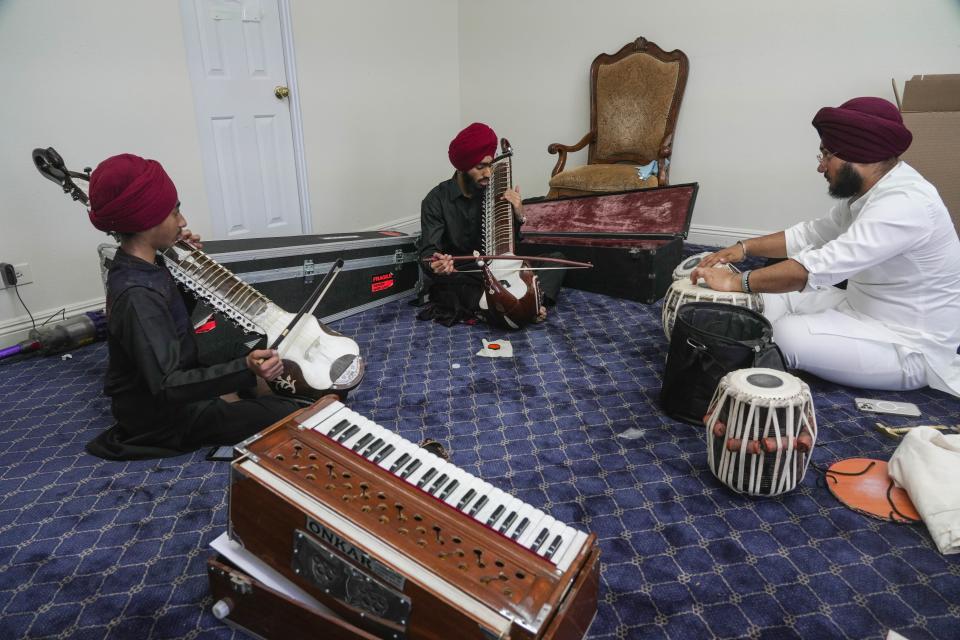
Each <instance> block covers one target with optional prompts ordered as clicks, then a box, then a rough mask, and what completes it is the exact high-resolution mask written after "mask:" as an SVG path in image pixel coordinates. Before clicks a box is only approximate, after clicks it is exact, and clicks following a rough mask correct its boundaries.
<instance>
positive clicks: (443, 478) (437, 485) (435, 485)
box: [427, 473, 447, 495]
mask: <svg viewBox="0 0 960 640" xmlns="http://www.w3.org/2000/svg"><path fill="white" fill-rule="evenodd" d="M446 481H447V474H445V473H442V474H440V477H439V478H437V481H436V482H434V483H433V486H431V487H430V488H429V489H428V490H427V493H431V494H433V495H436V493H437V491H439V490H440V487H442V486H443V483H444V482H446Z"/></svg>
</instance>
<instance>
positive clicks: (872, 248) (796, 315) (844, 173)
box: [691, 98, 960, 396]
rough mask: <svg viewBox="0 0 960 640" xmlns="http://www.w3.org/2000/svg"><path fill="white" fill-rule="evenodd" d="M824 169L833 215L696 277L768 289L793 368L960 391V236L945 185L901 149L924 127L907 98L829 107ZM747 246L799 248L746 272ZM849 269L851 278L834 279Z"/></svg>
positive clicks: (727, 256) (733, 287)
mask: <svg viewBox="0 0 960 640" xmlns="http://www.w3.org/2000/svg"><path fill="white" fill-rule="evenodd" d="M813 124H814V126H815V127H816V128H817V130H818V132H819V133H820V139H821V146H820V150H821V155H820V165H819V167H818V170H819V171H820V172H821V173H823V174H824V177H825V178H826V180H827V182H828V183H829V188H830V193H831V195H834V196H835V197H837V198H839V202H838V203H837V204H836V205H835V206H834V207H833V209H832V210H831V211H830V213H829V215H827V216H826V217H823V218H820V219H817V220H813V221H810V222H802V223H800V224H797V225H794V226H793V227H790V228H789V229H787V230H786V231H781V232H779V233H774V234H770V235H768V236H763V237H760V238H751V239H749V240H743V241H740V242H738V243H737V244H735V245H733V246H731V247H728V248H726V249H723V250H721V251H719V252H717V253H715V254H713V255H711V256H710V257H708V258H706V259H705V260H704V261H703V262H702V263H701V268H700V269H697V270H696V271H694V273H693V274H692V276H691V278H693V279H694V281H696V280H697V279H698V278H703V279H705V280H706V282H707V284H708V285H709V286H710V287H711V288H713V289H718V290H722V291H752V292H759V293H763V294H764V295H763V298H764V306H765V310H764V313H765V315H766V316H767V317H768V318H769V319H770V321H771V322H772V323H773V327H774V339H775V341H776V342H777V344H778V345H779V346H780V348H781V350H782V351H783V352H784V355H785V357H786V359H787V363H788V366H790V367H791V368H796V369H801V370H805V371H809V372H811V373H813V374H816V375H818V376H820V377H821V378H824V379H826V380H830V381H833V382H839V383H841V384H847V385H851V386H855V387H862V388H868V389H880V390H905V389H917V388H920V387H923V386H927V385H929V386H930V387H932V388H935V389H939V390H941V391H945V392H947V393H950V394H953V395H956V396H960V356H958V355H957V349H958V346H960V240H958V238H957V233H956V231H955V230H954V227H953V223H952V222H951V220H950V215H949V213H948V212H947V209H946V207H945V206H944V204H943V201H942V200H941V198H940V196H939V194H938V193H937V190H936V188H934V186H933V185H931V184H930V183H929V182H927V181H926V180H925V179H924V178H923V176H921V175H920V174H919V173H917V172H916V171H915V170H914V169H913V168H912V167H910V166H909V165H908V164H906V163H905V162H903V161H900V160H899V159H898V156H899V155H900V154H901V153H903V152H904V151H906V149H907V147H908V146H909V144H910V142H911V140H912V136H911V135H910V132H909V131H907V129H906V127H904V126H903V121H902V119H901V117H900V113H899V111H898V110H897V108H896V107H895V106H894V105H892V104H890V103H889V102H887V101H886V100H882V99H880V98H855V99H853V100H850V101H848V102H846V103H844V104H843V105H841V106H840V107H838V108H824V109H821V110H820V111H819V112H818V113H817V116H816V117H815V118H814V121H813ZM747 255H755V256H764V257H787V258H788V259H787V260H785V261H783V262H780V263H777V264H774V265H771V266H768V267H765V268H763V269H757V270H753V271H747V272H744V273H743V274H731V273H730V272H728V271H727V270H725V269H707V268H705V267H710V266H712V265H714V264H716V263H719V262H739V261H741V260H743V259H744V258H745V257H746V256H747ZM843 280H847V288H846V290H845V291H844V290H842V289H837V288H835V287H833V286H832V285H834V284H837V283H839V282H841V281H843Z"/></svg>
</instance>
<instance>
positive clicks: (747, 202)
mask: <svg viewBox="0 0 960 640" xmlns="http://www.w3.org/2000/svg"><path fill="white" fill-rule="evenodd" d="M637 36H644V37H646V38H647V39H648V40H651V41H653V42H656V43H657V44H658V45H660V46H661V47H662V48H664V49H666V50H672V49H681V50H683V51H684V52H685V53H686V54H687V56H688V57H689V59H690V76H689V79H688V83H687V90H686V95H685V96H684V101H683V105H682V107H681V109H680V118H679V122H678V126H677V135H676V138H675V143H674V162H673V165H672V167H671V181H672V182H673V183H674V184H678V183H681V182H692V181H696V182H699V183H700V192H699V195H698V197H697V203H696V209H695V211H694V216H693V223H694V230H695V231H697V230H699V231H700V233H699V234H696V235H694V236H692V238H693V239H696V238H697V235H699V237H700V239H709V237H710V236H713V237H715V238H716V239H717V240H720V241H724V242H731V241H732V240H733V239H736V238H737V237H740V234H741V233H748V232H750V231H753V232H754V233H759V232H760V231H772V230H778V229H781V228H783V227H785V226H787V225H789V224H791V223H793V222H796V221H798V220H801V219H805V218H809V217H812V216H816V215H821V214H822V212H824V211H825V208H826V207H827V206H829V198H828V196H826V193H825V182H824V180H823V178H822V177H820V176H819V175H818V174H817V172H816V160H815V156H816V154H817V146H818V142H819V141H818V138H817V135H816V131H815V130H814V129H813V127H812V126H811V125H810V121H811V119H812V118H813V115H814V113H815V112H816V111H817V109H819V108H820V107H822V106H825V105H831V106H836V105H838V104H840V103H841V102H843V101H844V100H846V99H848V98H852V97H855V96H861V95H876V96H881V97H885V98H888V99H890V100H892V99H893V93H892V89H891V84H890V79H891V78H897V79H898V80H899V83H900V84H901V85H902V82H903V81H904V80H906V79H908V78H909V77H910V76H912V75H913V74H921V73H958V72H960V3H957V2H956V1H954V0H912V1H911V2H903V1H902V0H845V1H844V2H836V0H807V1H806V2H760V1H759V0H725V1H724V2H717V1H715V0H672V1H670V2H662V1H658V2H653V1H650V0H598V1H596V2H582V1H579V0H523V1H519V2H518V1H516V0H485V1H484V2H481V3H477V2H465V1H463V0H461V2H460V83H461V103H462V114H463V120H464V121H465V122H470V121H472V120H483V121H486V122H488V123H490V124H491V126H493V127H494V129H495V130H496V131H497V133H498V134H500V135H503V136H506V137H508V138H509V139H510V142H511V143H512V144H513V147H514V150H515V152H516V157H515V159H514V175H515V181H516V182H517V183H518V184H520V185H521V186H522V189H523V194H524V196H532V195H543V194H545V193H546V192H547V181H548V180H549V177H550V171H551V169H552V168H553V165H554V163H555V161H556V156H551V155H549V154H547V152H546V149H547V145H548V144H550V143H552V142H562V143H565V144H573V143H574V142H576V141H577V140H579V139H580V138H581V137H582V136H583V135H584V134H585V133H586V132H587V130H588V129H589V122H590V111H589V104H588V100H589V88H588V78H589V76H588V73H589V68H590V63H591V62H592V60H593V58H594V57H595V56H596V55H597V54H599V53H601V52H606V53H614V52H616V51H617V50H618V49H620V47H621V46H623V45H624V44H626V43H627V42H631V41H633V40H634V39H635V38H636V37H637ZM584 162H586V151H583V152H581V153H579V154H576V155H574V156H572V157H571V158H570V160H569V161H568V166H577V165H579V164H583V163H584ZM714 227H719V229H714ZM730 228H733V229H732V230H731V229H730Z"/></svg>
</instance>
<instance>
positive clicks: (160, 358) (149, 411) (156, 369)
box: [87, 154, 299, 460]
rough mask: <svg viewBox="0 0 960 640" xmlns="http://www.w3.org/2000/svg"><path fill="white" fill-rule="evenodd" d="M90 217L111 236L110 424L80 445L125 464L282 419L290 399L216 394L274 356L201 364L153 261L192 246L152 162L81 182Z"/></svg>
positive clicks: (261, 372) (188, 303)
mask: <svg viewBox="0 0 960 640" xmlns="http://www.w3.org/2000/svg"><path fill="white" fill-rule="evenodd" d="M90 221H91V222H92V223H93V226H95V227H96V228H97V229H100V230H101V231H107V232H110V233H113V234H114V235H115V236H116V237H118V238H119V239H120V248H119V249H118V250H117V253H116V256H115V258H114V261H113V264H112V266H111V267H110V272H109V275H108V279H107V318H108V327H109V336H108V348H109V353H110V363H109V366H108V368H107V376H106V382H105V384H104V393H105V394H106V395H107V396H109V397H110V399H111V403H112V409H113V415H114V418H116V420H117V423H116V424H115V425H114V426H113V427H111V428H110V429H107V430H106V431H104V432H103V433H101V434H100V435H99V436H97V438H95V439H94V440H92V441H91V442H90V443H88V444H87V451H88V452H90V453H92V454H93V455H96V456H100V457H102V458H108V459H111V460H132V459H139V458H156V457H163V456H171V455H178V454H180V453H184V452H187V451H192V450H194V449H197V448H199V447H202V446H206V445H232V444H236V443H237V442H240V441H241V440H244V439H245V438H247V437H248V436H251V435H253V434H255V433H257V432H258V431H260V430H261V429H263V428H264V427H267V426H269V425H270V424H272V423H274V422H276V421H277V420H280V419H281V418H283V417H284V416H287V415H289V414H290V413H292V412H293V411H295V410H296V409H297V408H299V405H297V404H296V403H295V402H294V401H292V400H288V399H284V398H280V397H277V396H271V395H265V396H262V397H260V398H257V399H255V400H242V401H239V402H234V403H228V402H225V401H224V400H223V399H221V398H220V396H221V395H226V394H231V393H233V392H237V391H240V390H245V389H249V388H252V387H254V386H256V383H257V378H258V377H259V378H263V379H264V380H271V379H273V378H274V377H276V376H277V375H279V374H280V373H281V372H282V371H283V365H282V364H281V362H280V360H279V357H278V356H277V353H276V352H275V351H270V350H255V351H252V352H250V353H249V354H248V355H247V356H246V357H242V358H237V359H235V360H231V361H229V362H224V363H221V364H215V365H213V366H204V365H202V364H201V363H200V361H199V359H198V354H197V345H196V342H195V340H194V335H193V326H192V324H191V322H190V310H191V308H192V306H193V304H194V301H193V299H192V298H187V297H185V296H182V295H181V291H180V289H178V288H177V285H176V284H175V283H174V281H173V278H172V277H171V275H170V272H169V271H167V268H166V267H165V266H164V263H163V260H162V259H161V258H160V257H159V256H158V255H157V252H158V251H163V250H164V249H168V248H169V247H171V246H172V245H173V244H174V243H175V242H177V240H180V239H183V240H187V241H189V242H192V243H194V244H197V245H198V246H200V245H199V240H200V237H199V236H197V235H195V234H192V233H190V231H188V230H187V229H186V228H185V227H186V220H184V217H183V214H181V213H180V202H179V201H178V198H177V189H176V187H175V186H174V184H173V181H172V180H170V177H169V176H167V174H166V172H165V171H164V170H163V167H161V166H160V163H158V162H156V161H154V160H145V159H144V158H140V157H138V156H134V155H130V154H124V155H119V156H114V157H112V158H108V159H107V160H104V161H103V162H102V163H100V165H99V166H98V167H97V168H96V169H95V170H94V172H93V174H92V175H91V176H90Z"/></svg>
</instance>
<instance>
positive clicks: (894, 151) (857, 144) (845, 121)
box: [813, 98, 913, 163]
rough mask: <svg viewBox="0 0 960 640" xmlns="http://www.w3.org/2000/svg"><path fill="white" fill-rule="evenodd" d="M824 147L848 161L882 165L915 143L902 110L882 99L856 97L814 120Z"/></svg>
mask: <svg viewBox="0 0 960 640" xmlns="http://www.w3.org/2000/svg"><path fill="white" fill-rule="evenodd" d="M813 126H814V127H816V129H817V132H818V133H819V134H820V141H821V142H822V143H823V148H824V149H826V150H827V151H829V152H830V153H832V154H833V155H835V156H837V157H838V158H840V159H841V160H846V161H847V162H861V163H870V162H880V161H882V160H887V159H888V158H893V157H895V156H899V155H900V154H901V153H903V152H904V151H906V150H907V147H909V146H910V143H911V142H913V134H911V133H910V130H909V129H907V128H906V127H905V126H904V125H903V118H902V117H901V116H900V111H899V110H898V109H897V108H896V107H895V106H894V105H893V104H892V103H890V102H888V101H887V100H884V99H883V98H854V99H853V100H847V101H846V102H844V103H843V104H842V105H840V106H839V107H836V108H833V107H824V108H823V109H820V111H817V115H815V116H814V117H813Z"/></svg>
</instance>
